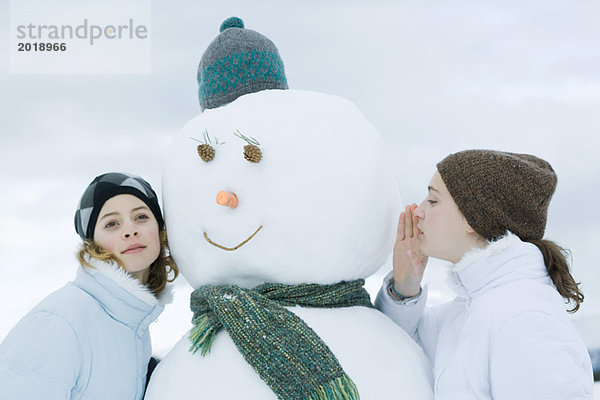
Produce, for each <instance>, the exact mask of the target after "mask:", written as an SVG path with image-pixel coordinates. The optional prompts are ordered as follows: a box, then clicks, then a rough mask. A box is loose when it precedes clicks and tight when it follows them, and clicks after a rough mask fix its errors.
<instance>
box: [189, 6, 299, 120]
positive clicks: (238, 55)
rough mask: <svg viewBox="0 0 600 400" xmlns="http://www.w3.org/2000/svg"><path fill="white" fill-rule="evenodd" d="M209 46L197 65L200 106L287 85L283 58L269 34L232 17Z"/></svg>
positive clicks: (205, 106)
mask: <svg viewBox="0 0 600 400" xmlns="http://www.w3.org/2000/svg"><path fill="white" fill-rule="evenodd" d="M220 31H221V33H220V34H219V36H217V37H216V38H215V39H214V40H213V41H212V42H211V43H210V45H209V46H208V48H207V49H206V51H205V52H204V54H203V55H202V59H201V60H200V65H199V66H198V85H199V87H198V99H199V100H200V108H201V109H202V111H204V110H205V109H207V108H217V107H220V106H222V105H225V104H227V103H230V102H232V101H234V100H235V99H237V98H238V97H240V96H242V95H244V94H248V93H254V92H259V91H261V90H266V89H287V88H288V85H287V79H286V77H285V71H284V68H283V61H281V57H279V52H278V51H277V47H275V45H274V44H273V42H271V41H270V40H269V39H268V38H266V37H265V36H263V35H261V34H260V33H258V32H255V31H253V30H250V29H245V28H244V22H243V21H242V20H241V19H239V18H237V17H231V18H228V19H226V20H225V21H224V22H223V23H222V24H221V29H220Z"/></svg>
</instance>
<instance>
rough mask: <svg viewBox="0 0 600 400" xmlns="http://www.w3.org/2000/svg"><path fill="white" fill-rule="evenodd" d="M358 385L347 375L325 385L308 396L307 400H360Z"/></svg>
mask: <svg viewBox="0 0 600 400" xmlns="http://www.w3.org/2000/svg"><path fill="white" fill-rule="evenodd" d="M359 399H360V395H359V394H358V389H357V388H356V385H355V384H354V382H353V381H352V379H350V377H349V376H348V375H346V374H344V375H342V376H340V377H339V378H336V379H334V380H333V381H331V382H327V383H324V384H323V385H321V386H319V387H318V388H317V390H316V391H315V392H314V393H313V394H311V395H310V396H308V397H307V398H306V400H359Z"/></svg>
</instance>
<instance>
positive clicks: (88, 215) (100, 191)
mask: <svg viewBox="0 0 600 400" xmlns="http://www.w3.org/2000/svg"><path fill="white" fill-rule="evenodd" d="M119 194H131V195H133V196H135V197H137V198H138V199H140V200H142V201H143V202H144V203H146V205H147V206H148V208H150V211H152V214H154V217H155V218H156V221H157V222H158V227H159V228H160V229H162V228H163V226H164V221H163V217H162V214H161V211H160V206H159V205H158V198H157V196H156V193H155V192H154V190H152V186H150V184H149V183H148V182H146V181H145V180H143V179H142V178H140V177H139V176H135V175H130V174H125V173H120V172H109V173H106V174H102V175H99V176H97V177H95V178H94V180H93V181H92V182H91V183H90V184H89V186H88V187H87V188H86V189H85V191H84V192H83V195H82V196H81V200H79V204H78V205H77V211H75V231H77V233H78V234H79V236H80V237H81V238H82V239H94V228H95V227H96V222H97V221H98V215H99V214H100V210H101V209H102V206H103V205H104V203H106V202H107V201H108V200H109V199H110V198H112V197H115V196H117V195H119Z"/></svg>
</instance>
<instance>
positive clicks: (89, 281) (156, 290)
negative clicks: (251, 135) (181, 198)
mask: <svg viewBox="0 0 600 400" xmlns="http://www.w3.org/2000/svg"><path fill="white" fill-rule="evenodd" d="M75 230H76V231H77V233H78V234H79V235H80V236H81V238H82V239H83V242H82V245H81V249H80V251H79V253H78V259H79V263H80V267H79V268H78V269H77V274H76V277H75V279H74V280H73V282H69V283H68V284H67V285H66V286H64V287H63V288H61V289H59V290H57V291H56V292H54V293H52V294H50V295H49V296H48V297H46V298H45V299H44V300H42V302H41V303H40V304H38V305H37V306H36V307H35V308H34V309H33V310H31V311H30V312H29V313H28V314H27V315H26V316H25V317H23V319H21V321H19V323H17V325H16V326H15V327H14V328H13V329H12V330H11V331H10V332H9V333H8V335H7V336H6V338H5V339H4V341H3V342H2V343H1V344H0V399H7V400H8V399H10V400H38V399H46V400H59V399H60V400H66V399H71V400H75V399H81V400H84V399H85V400H93V399H97V400H100V399H102V400H104V399H107V400H108V399H110V400H141V399H142V398H143V396H144V389H145V383H146V373H147V370H148V361H149V360H150V356H151V347H150V334H149V331H148V327H149V325H150V324H151V323H152V322H153V321H155V320H156V318H157V317H158V315H159V314H160V313H161V312H162V310H163V306H164V303H165V302H166V301H167V300H168V297H169V296H168V290H165V285H166V283H167V281H168V280H172V279H175V277H176V276H177V273H178V270H177V266H176V265H175V263H174V262H173V260H172V259H171V257H170V256H169V254H168V249H167V242H166V235H165V231H164V223H163V218H162V215H161V211H160V208H159V205H158V199H157V197H156V194H155V193H154V191H153V190H152V188H151V187H150V185H149V184H148V183H147V182H146V181H145V180H143V179H142V178H140V177H137V176H133V175H129V174H122V173H114V172H112V173H108V174H103V175H100V176H98V177H96V178H95V179H94V180H93V181H92V183H91V184H90V185H89V186H88V188H87V189H86V190H85V192H84V193H83V196H82V198H81V201H80V202H79V206H78V208H77V211H76V213H75ZM169 274H172V275H173V277H172V279H169Z"/></svg>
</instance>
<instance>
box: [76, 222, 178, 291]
mask: <svg viewBox="0 0 600 400" xmlns="http://www.w3.org/2000/svg"><path fill="white" fill-rule="evenodd" d="M158 234H159V237H160V254H159V255H158V258H157V259H156V260H155V261H154V262H153V263H152V264H151V265H150V273H149V276H148V282H147V283H146V287H147V288H148V289H149V290H150V291H151V292H152V293H153V294H154V296H158V295H159V294H160V292H162V290H163V289H164V288H165V286H166V285H167V282H173V281H174V280H175V278H177V276H178V275H179V268H177V265H176V264H175V261H174V260H173V258H172V257H171V254H170V252H169V242H168V239H167V231H165V230H161V231H159V232H158ZM85 255H87V256H89V257H94V258H96V259H98V260H100V261H114V262H116V263H117V264H118V265H119V266H120V267H121V268H123V264H122V263H121V261H120V260H119V259H118V258H117V257H116V256H115V255H114V254H112V253H111V252H109V251H107V250H104V249H103V248H102V247H100V246H99V245H98V244H96V243H95V242H93V241H92V240H89V239H85V240H84V241H83V243H81V248H80V249H79V251H78V252H77V259H78V260H79V263H80V264H81V265H82V266H83V267H89V268H94V267H93V266H92V265H90V264H89V263H88V262H87V261H86V259H85ZM171 274H172V275H173V277H172V278H171V279H169V275H171Z"/></svg>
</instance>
